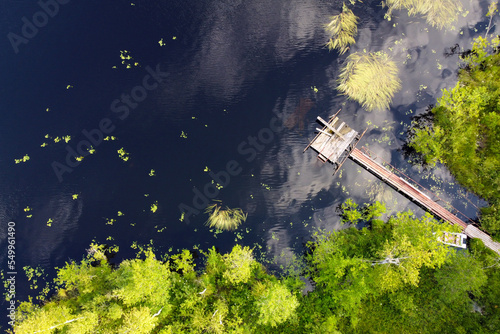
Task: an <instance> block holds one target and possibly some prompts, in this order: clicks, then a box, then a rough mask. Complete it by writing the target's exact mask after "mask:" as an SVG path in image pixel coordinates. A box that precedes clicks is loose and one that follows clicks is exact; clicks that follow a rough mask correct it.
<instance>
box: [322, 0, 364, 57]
mask: <svg viewBox="0 0 500 334" xmlns="http://www.w3.org/2000/svg"><path fill="white" fill-rule="evenodd" d="M357 23H358V17H357V16H356V15H354V13H353V12H352V10H350V9H349V8H347V6H346V5H345V4H344V6H343V7H342V13H340V14H338V15H334V16H332V17H331V18H330V23H328V24H327V25H326V26H325V30H326V31H327V32H328V33H329V34H330V36H331V37H330V40H329V41H328V43H326V46H328V49H330V50H333V49H338V50H339V52H340V54H344V53H345V52H346V51H347V50H349V45H351V44H354V43H356V40H355V39H354V37H355V36H356V34H357V33H358V27H357Z"/></svg>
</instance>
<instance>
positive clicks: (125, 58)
mask: <svg viewBox="0 0 500 334" xmlns="http://www.w3.org/2000/svg"><path fill="white" fill-rule="evenodd" d="M120 59H121V60H122V65H125V67H126V68H132V66H139V63H138V62H133V60H134V58H132V56H131V55H130V51H127V50H123V51H121V50H120Z"/></svg>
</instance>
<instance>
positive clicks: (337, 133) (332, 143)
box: [304, 112, 500, 254]
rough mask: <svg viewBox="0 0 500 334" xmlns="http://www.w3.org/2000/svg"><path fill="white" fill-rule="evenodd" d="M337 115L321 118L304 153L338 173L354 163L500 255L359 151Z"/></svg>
mask: <svg viewBox="0 0 500 334" xmlns="http://www.w3.org/2000/svg"><path fill="white" fill-rule="evenodd" d="M337 114H338V112H337ZM337 114H335V115H334V116H332V117H331V118H330V120H329V122H326V121H325V120H323V119H322V118H321V117H318V119H317V121H318V122H320V123H322V124H323V126H324V127H323V129H316V130H317V131H318V134H317V135H316V137H314V139H313V140H312V141H311V143H310V144H309V145H308V146H307V147H306V149H305V150H304V152H305V151H306V150H307V149H308V148H309V147H311V148H312V149H314V150H315V151H316V152H318V159H319V160H320V161H322V162H326V161H328V162H330V163H332V164H334V166H335V173H336V172H337V171H338V170H339V169H340V167H341V166H342V164H343V163H344V161H345V160H346V159H347V157H349V158H351V159H352V160H353V161H354V162H356V163H357V164H359V165H360V166H361V167H363V168H364V169H366V170H367V171H369V172H370V173H372V174H373V175H375V176H376V177H378V178H379V179H380V180H382V181H383V182H385V183H386V184H388V185H389V186H391V187H392V188H394V189H395V190H397V191H398V192H399V193H401V194H402V195H404V196H405V197H406V198H408V199H409V200H411V201H412V202H414V203H415V204H417V205H418V206H420V207H421V208H422V209H424V210H426V211H428V212H430V213H432V214H433V215H434V216H435V217H437V218H439V219H442V220H444V221H447V222H450V223H451V224H454V225H458V226H460V227H461V228H462V230H463V233H465V234H466V235H467V236H468V237H470V238H478V239H481V240H482V241H483V243H484V245H485V246H486V247H488V248H490V249H492V250H493V251H495V252H496V253H498V254H500V243H498V242H495V241H493V240H492V239H491V237H490V236H489V235H488V234H487V233H485V232H483V231H482V230H481V229H479V228H478V227H476V226H474V225H473V224H467V223H466V222H464V221H463V220H461V219H460V218H458V217H457V216H455V215H454V214H452V213H451V212H449V211H448V210H446V209H445V208H443V207H442V206H441V205H439V204H438V203H436V202H435V201H434V200H432V199H431V198H430V197H429V196H427V195H426V194H425V193H423V192H422V191H420V190H419V189H417V188H416V187H415V186H413V185H412V184H410V183H409V182H408V181H406V180H404V179H403V178H401V177H399V176H397V175H396V174H394V173H392V172H391V171H390V170H388V169H387V168H386V167H384V166H382V165H381V164H380V163H378V162H377V161H375V160H373V159H372V158H371V157H370V156H368V155H367V154H365V153H363V152H362V151H361V150H359V149H357V148H356V144H357V143H358V141H359V140H360V139H361V137H362V135H359V134H358V133H357V132H356V131H354V130H352V129H351V128H350V127H348V126H347V125H346V124H345V123H344V122H340V120H339V119H338V118H337V117H336V116H337ZM365 132H366V130H365ZM363 134H364V132H363ZM335 173H334V174H335Z"/></svg>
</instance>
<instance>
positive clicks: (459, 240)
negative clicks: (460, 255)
mask: <svg viewBox="0 0 500 334" xmlns="http://www.w3.org/2000/svg"><path fill="white" fill-rule="evenodd" d="M437 239H438V240H439V241H441V242H442V243H443V244H445V245H450V246H453V247H459V248H466V247H467V245H466V243H465V240H467V235H465V234H463V233H453V232H443V234H442V235H440V236H438V238H437Z"/></svg>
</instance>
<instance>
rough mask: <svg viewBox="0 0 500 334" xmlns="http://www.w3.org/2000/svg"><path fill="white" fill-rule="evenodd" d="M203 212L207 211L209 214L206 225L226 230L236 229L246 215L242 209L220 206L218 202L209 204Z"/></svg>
mask: <svg viewBox="0 0 500 334" xmlns="http://www.w3.org/2000/svg"><path fill="white" fill-rule="evenodd" d="M205 213H208V215H209V216H208V220H207V222H206V225H207V226H209V227H215V228H217V229H219V230H226V231H231V230H235V229H237V228H238V226H240V224H241V223H243V222H244V221H246V219H247V216H248V214H246V213H243V210H241V209H239V208H236V209H230V208H228V207H225V208H222V206H221V205H220V204H218V203H214V204H212V205H209V206H208V207H207V208H206V209H205Z"/></svg>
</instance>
